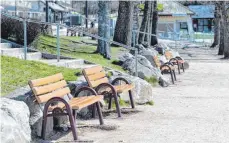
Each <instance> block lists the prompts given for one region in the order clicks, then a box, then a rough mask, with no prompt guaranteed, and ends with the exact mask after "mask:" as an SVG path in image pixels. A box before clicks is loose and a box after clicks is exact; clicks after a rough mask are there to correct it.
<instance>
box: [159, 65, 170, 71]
mask: <svg viewBox="0 0 229 143" xmlns="http://www.w3.org/2000/svg"><path fill="white" fill-rule="evenodd" d="M163 67H168V69H169V70H170V71H171V67H170V66H169V65H168V64H163V65H161V66H160V70H161V71H164V70H162V68H163Z"/></svg>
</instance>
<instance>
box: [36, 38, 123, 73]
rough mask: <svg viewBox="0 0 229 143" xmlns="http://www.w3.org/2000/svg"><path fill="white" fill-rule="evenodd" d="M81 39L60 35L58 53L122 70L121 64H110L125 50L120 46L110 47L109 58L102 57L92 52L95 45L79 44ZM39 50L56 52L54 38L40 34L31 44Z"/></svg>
mask: <svg viewBox="0 0 229 143" xmlns="http://www.w3.org/2000/svg"><path fill="white" fill-rule="evenodd" d="M81 40H82V39H81V38H79V37H67V36H61V37H60V49H61V51H60V53H61V55H63V56H68V57H73V58H79V59H85V60H87V61H90V62H93V63H96V64H100V65H102V66H106V67H110V68H113V69H116V70H119V71H124V70H123V69H122V67H121V66H118V65H115V64H112V62H113V61H114V60H115V59H117V57H118V55H119V54H120V53H123V52H124V51H126V49H124V48H121V47H111V57H112V58H111V60H107V59H105V58H103V56H101V55H99V54H96V53H94V52H95V50H96V46H95V45H86V44H80V43H79V42H80V41H81ZM32 45H33V47H36V48H37V49H38V50H39V51H43V52H48V53H52V54H56V53H57V48H56V38H55V37H51V36H44V35H40V36H39V38H37V39H36V40H35V42H34V43H33V44H32Z"/></svg>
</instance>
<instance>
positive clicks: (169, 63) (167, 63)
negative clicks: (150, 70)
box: [161, 62, 173, 66]
mask: <svg viewBox="0 0 229 143" xmlns="http://www.w3.org/2000/svg"><path fill="white" fill-rule="evenodd" d="M164 65H171V66H173V63H171V62H166V63H164V64H163V65H161V66H164Z"/></svg>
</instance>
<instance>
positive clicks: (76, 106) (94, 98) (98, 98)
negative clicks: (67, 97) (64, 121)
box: [70, 95, 103, 109]
mask: <svg viewBox="0 0 229 143" xmlns="http://www.w3.org/2000/svg"><path fill="white" fill-rule="evenodd" d="M89 97H90V96H89ZM101 100H103V95H97V96H92V98H87V100H84V101H82V102H80V103H74V104H72V105H71V104H70V105H71V106H72V109H82V108H84V107H87V106H88V105H91V104H93V103H96V102H98V101H101Z"/></svg>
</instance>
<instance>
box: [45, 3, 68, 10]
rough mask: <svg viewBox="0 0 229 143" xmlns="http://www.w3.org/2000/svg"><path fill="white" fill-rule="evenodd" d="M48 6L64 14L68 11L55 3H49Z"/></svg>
mask: <svg viewBox="0 0 229 143" xmlns="http://www.w3.org/2000/svg"><path fill="white" fill-rule="evenodd" d="M48 5H49V7H50V8H51V9H52V10H54V11H62V12H64V11H66V10H65V9H64V8H63V7H61V6H59V5H57V4H55V3H52V2H49V3H48Z"/></svg>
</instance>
